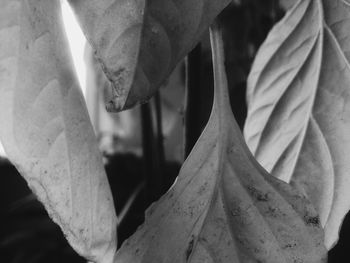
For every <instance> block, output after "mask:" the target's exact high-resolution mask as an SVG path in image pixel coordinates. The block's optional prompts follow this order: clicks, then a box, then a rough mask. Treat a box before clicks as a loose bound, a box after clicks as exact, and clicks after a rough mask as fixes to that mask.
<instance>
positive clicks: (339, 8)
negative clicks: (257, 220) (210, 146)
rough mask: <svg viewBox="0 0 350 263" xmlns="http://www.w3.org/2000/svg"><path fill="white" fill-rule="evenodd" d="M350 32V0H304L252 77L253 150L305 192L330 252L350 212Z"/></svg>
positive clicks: (274, 34) (275, 34)
mask: <svg viewBox="0 0 350 263" xmlns="http://www.w3.org/2000/svg"><path fill="white" fill-rule="evenodd" d="M349 28H350V4H348V3H347V2H346V1H345V0H302V1H298V3H297V4H296V5H295V6H294V7H293V9H291V10H290V11H289V12H288V13H287V15H286V16H285V18H284V19H283V20H282V21H281V22H280V23H279V24H277V25H276V26H275V27H274V28H273V30H272V31H271V33H270V34H269V36H268V38H267V40H266V41H265V43H264V44H263V45H262V47H261V49H260V51H259V53H258V55H257V57H256V60H255V62H254V65H253V68H252V70H251V73H250V76H249V79H248V91H247V97H248V117H247V121H246V126H245V129H244V133H245V138H246V140H247V143H248V146H249V147H250V149H251V150H252V152H253V153H254V155H255V157H256V158H257V160H258V161H259V162H260V164H262V166H264V167H265V169H267V171H269V172H270V173H272V175H274V176H276V177H278V178H280V179H282V180H284V181H286V182H290V181H292V182H293V184H297V185H299V186H301V187H302V188H304V190H305V192H306V193H307V194H308V196H309V198H310V199H311V201H312V203H313V204H314V206H315V207H316V209H317V210H318V212H319V214H320V219H321V223H322V225H323V226H324V228H325V244H326V246H327V247H328V248H330V247H332V246H333V245H334V244H335V243H336V241H337V239H338V231H339V228H340V225H341V222H342V220H343V217H344V216H345V214H346V213H347V212H348V210H349V208H350V194H349V188H350V177H349V173H350V133H349V131H350V103H349V102H350V100H349V98H350V97H349V96H350V89H349V85H350V64H349V61H350V51H349V50H350V31H349Z"/></svg>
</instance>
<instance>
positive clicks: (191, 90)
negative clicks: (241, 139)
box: [184, 44, 202, 158]
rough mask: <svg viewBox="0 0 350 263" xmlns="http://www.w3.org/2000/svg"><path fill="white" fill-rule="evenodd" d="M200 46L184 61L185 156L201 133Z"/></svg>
mask: <svg viewBox="0 0 350 263" xmlns="http://www.w3.org/2000/svg"><path fill="white" fill-rule="evenodd" d="M201 54H202V48H201V45H200V44H198V45H197V46H196V47H195V48H194V49H193V50H192V51H191V52H190V53H189V54H188V56H187V63H186V96H185V121H184V122H185V128H184V130H185V131H184V133H185V147H184V156H185V158H186V157H187V156H188V155H189V154H190V152H191V150H192V148H193V146H194V145H195V143H196V141H197V139H198V138H199V136H200V134H201V123H200V118H199V116H200V109H201V100H200V95H199V94H200V92H201V90H200V86H201V85H200V84H201V83H200V79H201Z"/></svg>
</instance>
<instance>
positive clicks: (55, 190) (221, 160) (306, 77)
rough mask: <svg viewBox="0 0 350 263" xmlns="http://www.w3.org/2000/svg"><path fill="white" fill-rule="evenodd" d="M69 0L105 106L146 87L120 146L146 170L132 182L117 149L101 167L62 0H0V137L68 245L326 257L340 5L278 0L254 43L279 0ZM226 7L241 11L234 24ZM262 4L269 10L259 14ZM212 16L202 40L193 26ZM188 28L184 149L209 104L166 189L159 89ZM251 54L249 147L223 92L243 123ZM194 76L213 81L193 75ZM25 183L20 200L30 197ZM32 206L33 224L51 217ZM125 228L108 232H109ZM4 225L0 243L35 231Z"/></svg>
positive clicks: (260, 257) (158, 253)
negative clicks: (132, 141)
mask: <svg viewBox="0 0 350 263" xmlns="http://www.w3.org/2000/svg"><path fill="white" fill-rule="evenodd" d="M69 2H70V4H71V6H72V7H73V9H74V11H75V13H76V14H77V17H78V19H79V21H80V24H81V27H82V29H83V31H84V33H85V34H86V36H87V39H88V41H89V42H90V44H91V45H92V48H93V50H94V52H95V55H96V58H97V61H98V64H100V66H101V68H102V70H103V71H104V73H105V75H106V77H107V78H106V81H105V83H107V86H108V88H109V89H110V92H109V93H108V92H106V93H105V94H107V95H108V94H110V95H111V96H110V97H108V98H107V101H106V102H107V104H106V105H107V109H108V110H113V111H115V110H122V109H127V108H130V107H133V106H134V105H137V104H142V103H144V102H145V101H146V100H148V99H149V98H150V97H151V96H152V95H154V94H155V99H154V100H153V101H152V102H151V104H146V105H143V106H142V107H141V108H140V116H141V120H140V127H141V128H140V130H141V134H142V142H143V147H142V148H143V156H142V158H143V161H142V162H141V163H140V162H139V161H140V160H139V159H133V158H131V159H129V160H132V165H130V167H131V166H134V167H135V168H136V167H138V168H139V169H144V170H145V171H144V172H139V170H137V171H136V170H135V172H134V173H133V174H137V173H140V177H139V178H138V179H135V180H134V179H132V177H131V176H129V175H128V173H127V172H126V171H125V170H123V169H122V165H121V164H122V163H120V162H119V164H118V163H117V164H116V165H117V166H118V169H116V170H117V172H116V174H113V175H111V173H109V180H107V176H106V173H105V171H104V169H103V163H102V158H101V157H102V156H101V154H100V153H99V151H98V142H97V140H96V137H95V135H94V131H93V128H92V125H91V122H90V119H89V116H88V113H87V110H86V106H85V102H84V99H83V96H82V94H81V92H80V90H79V87H78V84H77V81H76V77H75V75H74V70H73V68H72V63H71V59H70V57H69V53H68V47H67V43H66V40H65V37H64V32H63V27H62V22H61V17H60V1H59V0H51V1H44V0H0V3H1V4H2V9H1V10H0V123H1V126H0V139H1V141H2V142H3V144H4V148H5V150H6V152H7V155H8V158H9V160H10V161H11V162H12V163H13V164H14V165H15V166H16V168H17V169H18V170H19V171H20V173H21V175H22V176H23V177H24V179H25V180H26V181H27V183H28V185H29V186H30V188H31V190H32V191H33V192H34V194H35V196H36V197H38V199H39V200H40V201H41V202H42V204H43V205H44V207H45V209H46V211H47V212H48V214H49V215H50V217H51V218H52V219H53V221H54V222H56V223H57V224H58V225H59V226H60V228H61V230H62V232H63V233H64V235H65V237H66V238H67V240H68V242H69V243H70V245H71V246H72V247H73V249H74V250H75V251H76V252H78V253H79V254H80V255H82V256H83V257H85V258H86V259H87V260H89V261H93V262H97V263H99V262H102V263H109V262H136V263H137V262H232V261H235V262H236V261H237V262H276V263H277V262H286V263H287V262H325V261H326V260H327V259H326V258H327V249H330V248H331V246H332V245H334V244H335V242H336V241H337V233H338V231H339V228H340V224H341V222H342V220H343V218H344V216H345V214H346V213H347V212H348V210H349V205H348V203H349V202H350V198H349V195H348V194H347V191H346V189H347V187H348V183H347V182H348V181H349V180H348V179H347V170H348V162H347V159H348V157H349V155H348V154H347V152H348V151H349V150H350V149H349V148H350V145H348V140H349V138H350V137H349V135H348V133H347V127H348V126H349V123H348V122H349V117H347V115H348V113H347V112H348V109H347V102H348V96H347V94H348V92H347V86H348V83H349V81H350V80H349V73H350V72H349V61H348V53H349V52H348V50H349V43H350V42H349V40H348V39H349V37H348V36H349V33H348V32H347V30H346V28H347V27H346V26H347V24H348V21H349V19H348V18H349V16H350V12H349V11H350V10H349V4H348V3H347V2H346V1H345V0H299V1H297V2H295V1H291V2H292V3H293V6H292V7H291V4H290V3H291V2H286V1H281V4H282V5H283V7H284V8H285V9H288V10H289V11H288V12H287V14H286V15H285V17H284V18H283V19H282V20H281V21H280V22H279V23H278V24H276V25H275V26H274V28H273V29H272V30H271V31H270V33H269V35H268V37H267V39H266V41H265V42H264V44H263V45H262V46H261V48H260V50H259V52H258V54H257V55H256V50H257V48H258V47H259V45H260V43H261V41H262V40H263V39H264V38H265V35H266V32H267V31H268V30H269V28H270V26H272V23H274V22H276V21H277V20H278V19H279V17H280V16H281V14H282V12H281V10H280V9H279V8H278V6H277V4H276V3H277V1H274V0H271V1H268V4H266V5H265V4H262V3H261V2H258V1H254V0H245V1H242V2H240V1H235V2H234V3H231V4H230V7H229V8H227V9H226V10H224V12H223V13H222V14H221V15H220V16H218V15H219V13H220V12H221V11H222V10H223V9H224V7H225V6H227V5H228V4H229V3H230V1H228V0H220V1H206V0H186V1H183V0H172V1H170V0H169V1H163V0H159V1H146V0H122V1H117V0H102V1H92V0H70V1H69ZM235 8H237V9H235ZM239 8H241V9H239ZM234 10H245V12H237V13H234ZM235 17H237V19H239V18H242V19H243V20H244V22H246V23H244V24H245V26H244V27H243V29H242V30H241V31H240V30H238V29H237V27H235V25H237V23H238V22H237V21H236V20H235ZM264 17H268V22H267V23H261V24H260V22H261V19H262V18H264ZM214 20H215V22H214V23H213V21H214ZM252 21H253V22H252ZM265 22H266V21H265ZM266 25H267V26H266ZM209 26H210V32H211V43H209V42H208V41H206V40H205V38H203V39H202V36H203V33H204V32H206V31H207V29H208V28H209ZM264 26H266V27H264ZM233 28H235V29H233ZM252 31H253V32H254V33H252ZM235 39H239V40H235ZM199 42H201V45H200V46H198V47H197V48H196V49H195V51H194V52H193V53H191V54H190V55H189V56H188V60H187V76H186V77H187V87H186V89H187V93H186V111H187V112H186V115H185V119H186V121H185V122H184V123H185V124H186V125H185V127H184V129H185V130H186V132H185V134H186V136H185V143H186V155H187V153H188V152H189V151H190V149H191V147H192V145H194V144H195V140H196V138H197V137H198V136H199V133H200V131H201V129H202V127H203V126H204V125H203V124H204V123H205V119H206V115H205V114H204V115H201V116H198V115H199V111H198V110H196V107H197V106H198V108H200V107H203V105H207V106H211V105H212V110H211V115H210V118H209V120H208V122H207V124H206V127H205V128H204V130H203V132H202V134H201V136H200V138H199V139H198V141H197V143H196V144H195V146H194V147H193V149H192V151H191V154H190V155H189V157H188V158H187V159H186V161H185V162H184V164H183V166H182V168H181V170H180V172H179V175H178V177H177V180H176V181H175V183H174V184H173V185H172V187H170V185H171V184H172V182H173V180H174V176H173V175H170V174H173V172H174V171H177V168H176V167H175V166H171V167H172V168H171V169H169V167H170V166H169V163H167V162H166V160H165V156H164V152H165V150H164V146H163V125H162V119H163V118H162V103H161V102H162V100H161V95H160V94H159V92H157V90H158V89H159V88H160V86H162V85H163V84H164V83H165V82H166V79H167V78H168V77H169V75H170V73H171V72H172V71H173V69H174V68H175V66H176V65H177V64H178V63H179V62H180V61H181V60H182V59H183V58H184V57H185V56H186V55H187V54H188V52H189V51H190V50H191V49H192V48H193V47H195V46H196V45H197V44H198V43H199ZM210 50H211V54H212V56H213V61H212V64H213V69H214V70H213V72H214V81H213V82H214V92H213V96H212V95H211V94H212V92H211V91H210V87H211V86H212V81H211V78H212V77H211V74H207V73H204V74H203V72H205V70H207V72H208V71H212V69H211V67H210V66H208V65H209V64H208V65H207V64H203V61H207V60H208V57H210V56H209V54H210ZM240 50H242V51H240ZM237 51H239V52H237ZM195 52H196V53H195ZM255 55H256V56H255ZM254 57H255V59H254V64H253V67H252V69H251V70H250V73H249V78H248V89H247V100H248V105H247V106H248V116H247V120H246V124H245V128H244V134H245V137H246V139H247V143H248V145H249V147H250V149H251V150H252V153H253V154H254V157H253V155H252V154H251V152H250V151H249V149H248V147H247V145H246V143H245V141H244V138H243V137H242V134H241V132H240V130H239V126H238V125H237V123H236V121H235V118H234V117H233V114H232V110H231V104H233V106H234V107H232V108H233V109H234V113H235V116H236V117H237V116H238V120H239V123H240V126H241V127H242V126H243V122H244V120H245V118H244V103H241V104H240V105H243V106H240V107H237V106H236V103H235V102H237V101H239V100H240V101H244V99H243V98H242V95H243V93H244V92H245V81H246V76H247V74H248V71H249V68H250V63H251V62H252V60H253V58H254ZM226 73H228V79H227V77H226ZM203 75H204V76H205V78H206V80H210V81H199V78H201V76H203ZM193 80H194V81H193ZM105 83H103V85H101V89H104V87H105V86H106V85H104V84H105ZM335 84H336V85H335ZM237 87H239V88H238V89H237ZM203 94H208V96H204V95H203ZM237 98H238V99H237ZM196 100H197V101H196ZM212 100H213V102H212ZM230 100H231V103H230ZM237 109H239V110H240V111H243V113H242V112H241V114H237V111H236V110H237ZM192 120H193V121H194V122H192ZM192 129H193V130H194V131H195V132H194V133H192V134H191V133H190V132H189V131H190V130H192ZM255 158H256V159H255ZM257 161H259V162H261V165H263V166H264V167H265V169H266V170H267V171H265V170H264V168H262V167H261V166H260V164H259V163H258V162H257ZM123 162H124V161H123ZM125 163H126V162H125ZM125 163H123V164H125ZM106 167H107V171H108V170H109V168H108V165H107V166H106ZM268 172H269V173H271V175H272V176H271V175H270V174H269V173H268ZM113 173H114V172H113ZM121 173H122V174H121ZM123 176H124V177H129V179H132V180H133V183H132V186H131V187H130V188H131V189H132V191H130V192H128V191H125V190H126V189H123V187H125V185H123V184H120V185H118V181H117V180H116V179H120V178H122V177H123ZM281 179H282V180H283V181H285V182H283V181H282V180H281ZM136 182H137V183H136ZM116 186H118V187H116ZM110 187H111V188H112V190H114V191H113V194H114V195H113V198H112V193H111V190H110ZM169 187H170V189H169ZM115 189H117V190H115ZM166 191H167V192H166ZM165 192H166V193H165ZM163 194H164V195H163ZM161 195H163V197H161V199H160V200H159V201H157V202H156V203H154V204H153V205H152V206H151V207H150V208H149V209H148V210H147V212H146V219H145V222H144V224H143V225H142V226H141V227H139V228H138V229H137V230H136V232H135V233H134V234H133V235H132V236H131V237H130V238H129V239H128V240H126V241H125V242H124V243H123V245H122V246H121V247H120V248H119V250H118V251H117V233H116V227H117V226H118V227H119V229H123V228H122V226H123V224H125V222H126V220H130V218H129V217H128V215H130V211H132V209H134V212H133V213H135V214H134V215H137V220H135V221H134V222H133V223H132V224H134V226H136V225H138V224H140V223H141V222H142V220H143V216H142V213H143V211H145V209H146V207H148V206H149V204H150V203H151V202H153V201H154V200H157V199H158V198H159V197H160V196H161ZM26 196H27V197H26V198H24V199H23V200H24V201H23V202H21V203H25V204H28V200H29V203H31V202H32V201H34V199H33V197H34V195H31V194H30V193H28V194H26ZM113 199H114V202H113ZM119 200H121V201H122V203H118V202H119ZM114 203H115V204H116V205H114ZM135 204H137V206H135ZM36 206H37V207H39V210H37V211H40V212H38V213H37V214H36V215H37V217H38V218H39V217H42V221H41V222H43V223H42V224H41V226H42V227H43V228H47V229H51V226H49V225H47V223H48V220H47V218H46V217H45V215H44V214H45V213H43V210H42V207H41V206H40V205H39V203H36ZM136 207H137V209H136V210H135V208H136ZM116 212H117V213H118V216H119V218H118V219H117V218H116V216H115V214H116ZM38 215H39V216H38ZM16 216H17V215H16V213H11V212H8V215H7V216H5V217H4V218H5V219H8V220H11V219H12V218H16ZM134 219H135V218H134ZM130 222H132V220H130ZM134 229H135V228H132V229H128V230H127V231H125V232H123V231H122V230H121V231H118V236H119V237H121V239H120V241H124V240H125V238H126V237H127V236H129V235H130V234H131V233H132V232H133V231H134ZM56 230H57V228H56ZM50 231H51V230H50ZM9 232H11V230H5V229H0V233H2V234H3V237H2V238H0V246H1V245H3V244H7V245H8V244H10V245H9V246H11V244H21V242H23V241H24V240H29V238H28V237H30V236H31V237H32V236H37V238H38V242H39V240H40V235H33V233H32V232H31V231H29V232H26V231H23V232H21V231H19V232H16V231H15V234H14V237H15V238H11V236H10V234H9ZM43 232H45V231H43ZM16 234H17V236H16ZM11 240H12V241H11ZM60 240H61V241H62V239H60ZM61 241H59V242H61ZM11 242H12V243H11ZM48 244H50V243H47V244H44V242H43V246H45V245H48ZM119 245H120V244H119ZM47 247H49V246H47ZM51 251H54V250H51ZM25 255H27V252H26V253H22V254H20V255H19V256H18V259H15V260H22V259H23V258H25ZM72 255H73V254H72ZM38 258H39V259H40V258H46V254H45V253H42V254H40V253H39V254H38ZM30 260H32V261H33V262H35V260H36V258H31V259H30Z"/></svg>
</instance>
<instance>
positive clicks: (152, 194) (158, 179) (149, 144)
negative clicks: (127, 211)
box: [141, 103, 162, 206]
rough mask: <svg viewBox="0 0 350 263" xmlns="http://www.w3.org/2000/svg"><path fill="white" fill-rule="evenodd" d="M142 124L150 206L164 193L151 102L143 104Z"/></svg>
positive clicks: (147, 197) (148, 202) (146, 204)
mask: <svg viewBox="0 0 350 263" xmlns="http://www.w3.org/2000/svg"><path fill="white" fill-rule="evenodd" d="M141 124H142V150H143V160H144V171H145V174H144V177H145V182H146V187H145V189H146V202H145V206H148V205H149V204H150V203H152V202H154V201H156V200H157V199H158V198H159V197H160V195H161V193H162V173H161V168H160V167H161V165H160V161H159V153H158V152H157V148H158V147H157V144H156V140H155V134H154V129H153V118H152V112H151V105H150V104H149V103H147V104H144V105H142V106H141Z"/></svg>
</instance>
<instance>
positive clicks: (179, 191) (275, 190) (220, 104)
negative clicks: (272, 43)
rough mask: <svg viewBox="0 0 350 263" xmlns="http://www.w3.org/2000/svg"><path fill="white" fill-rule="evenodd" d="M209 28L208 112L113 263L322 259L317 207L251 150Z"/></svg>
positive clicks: (219, 47)
mask: <svg viewBox="0 0 350 263" xmlns="http://www.w3.org/2000/svg"><path fill="white" fill-rule="evenodd" d="M219 34H220V33H219V29H218V28H217V25H215V26H213V29H212V46H213V50H214V54H213V58H214V65H215V70H214V71H215V74H214V76H215V98H214V105H213V109H212V114H211V117H210V120H209V122H208V124H207V126H206V128H205V130H204V132H203V133H202V135H201V137H200V139H199V140H198V142H197V144H196V146H195V147H194V149H193V151H192V153H191V154H190V156H189V157H188V159H187V160H186V162H185V164H184V165H183V167H182V169H181V171H180V175H179V177H178V179H177V181H176V182H175V184H174V185H173V187H172V188H171V189H170V190H169V191H168V193H167V194H165V195H164V196H163V197H162V198H161V200H160V201H158V202H157V203H155V204H154V205H153V206H152V207H151V208H149V209H148V211H147V213H146V222H145V224H144V225H143V226H142V227H141V228H139V229H138V230H137V232H136V233H135V234H134V235H133V236H132V237H131V238H130V239H129V240H127V241H126V242H125V243H124V244H123V246H122V247H121V249H120V250H119V251H118V252H117V255H116V259H115V263H129V262H130V263H131V262H132V263H141V262H142V263H146V262H162V263H170V262H174V263H175V262H176V263H179V262H192V263H194V262H198V263H199V262H212V263H217V262H223V263H229V262H230V263H231V262H242V263H247V262H269V263H281V262H284V263H287V262H288V263H289V262H290V263H292V262H293V263H294V262H308V263H311V262H324V261H325V260H326V250H325V248H324V245H323V232H322V229H321V227H320V225H319V221H318V217H317V214H316V212H315V210H314V208H313V206H312V205H311V204H310V203H309V202H308V200H307V199H306V198H305V197H304V196H303V195H301V194H299V193H298V191H297V190H296V189H293V188H292V187H291V186H289V185H288V184H286V183H284V182H281V181H279V180H278V179H276V178H274V177H272V176H270V175H268V174H267V173H266V171H265V170H263V169H262V168H261V167H260V166H259V164H258V163H257V162H256V161H255V159H254V158H253V157H252V156H251V153H250V151H249V150H248V148H247V146H246V144H245V142H244V140H243V137H242V134H241V133H240V130H239V128H238V125H237V124H236V122H235V120H234V117H233V114H232V112H231V108H230V104H229V98H228V90H227V80H226V75H225V73H224V70H225V69H224V63H223V46H222V41H221V38H220V35H219Z"/></svg>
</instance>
